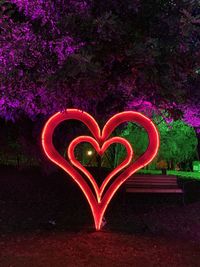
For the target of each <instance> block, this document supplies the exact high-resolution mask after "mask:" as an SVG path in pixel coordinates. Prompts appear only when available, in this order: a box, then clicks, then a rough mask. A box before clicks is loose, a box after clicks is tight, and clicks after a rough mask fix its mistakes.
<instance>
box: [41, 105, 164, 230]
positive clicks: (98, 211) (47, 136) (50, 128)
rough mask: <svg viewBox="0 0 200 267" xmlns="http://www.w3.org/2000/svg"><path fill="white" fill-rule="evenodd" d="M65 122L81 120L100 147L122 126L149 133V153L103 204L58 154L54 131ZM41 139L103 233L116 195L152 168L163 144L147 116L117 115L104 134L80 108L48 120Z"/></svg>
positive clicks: (112, 187) (127, 171)
mask: <svg viewBox="0 0 200 267" xmlns="http://www.w3.org/2000/svg"><path fill="white" fill-rule="evenodd" d="M65 120H79V121H81V122H83V123H84V124H85V125H86V126H87V127H88V128H89V130H90V132H91V133H92V134H93V136H94V137H95V139H96V140H97V142H98V143H99V144H100V145H102V144H103V143H104V142H105V141H106V140H107V139H108V137H109V136H110V134H111V133H112V132H113V130H114V129H115V128H116V127H117V126H118V125H120V124H121V123H124V122H127V121H130V122H134V123H138V124H139V125H141V126H142V127H143V128H144V129H145V130H146V131H147V134H148V138H149V144H148V147H147V149H146V151H145V152H144V154H142V155H141V156H140V157H139V158H138V159H137V160H136V161H135V162H133V163H132V164H131V165H130V166H128V167H127V168H126V169H125V170H124V171H123V172H122V173H121V174H120V175H119V176H118V177H117V178H116V179H115V180H114V182H113V183H112V184H111V185H110V187H109V188H108V189H107V191H106V192H105V194H104V196H103V198H102V200H101V202H100V203H98V202H97V200H96V198H95V196H94V194H93V192H92V191H91V188H90V187H89V185H88V184H87V183H86V182H85V180H84V179H83V177H82V176H81V175H80V174H79V172H78V171H77V170H76V169H75V168H74V167H73V166H71V164H69V163H68V162H67V161H66V160H65V159H64V158H63V157H62V156H61V155H60V154H59V153H58V152H57V150H56V149H55V147H54V145H53V141H52V137H53V132H54V129H55V128H56V126H57V125H58V124H60V123H61V122H62V121H65ZM41 138H42V147H43V150H44V152H45V154H46V156H47V157H48V158H49V159H50V160H51V161H52V162H54V163H55V164H56V165H58V166H59V167H60V168H62V169H63V170H64V171H65V172H67V173H68V174H69V175H70V176H71V177H72V178H73V180H74V181H75V182H76V183H77V184H78V185H79V187H80V188H81V190H82V192H83V193H84V195H85V197H86V199H87V201H88V203H89V205H90V208H91V211H92V214H93V218H94V222H95V227H96V230H100V228H101V222H102V218H103V215H104V213H105V211H106V208H107V206H108V204H109V203H110V201H111V199H112V197H113V195H114V194H115V192H116V191H117V190H118V188H119V187H120V186H121V185H122V184H123V183H124V182H125V181H126V180H127V179H128V178H129V177H130V176H131V175H132V174H134V173H135V172H136V171H137V170H139V169H141V168H143V167H144V166H146V165H148V164H149V163H150V162H151V161H152V160H153V159H154V157H155V156H156V154H157V152H158V148H159V144H160V141H159V134H158V131H157V129H156V126H155V125H154V124H153V122H152V121H151V120H150V119H149V118H147V117H146V116H144V115H143V114H141V113H139V112H134V111H124V112H121V113H117V114H116V115H114V116H113V117H111V118H110V119H109V120H108V121H107V123H106V124H105V126H104V127H103V130H102V133H101V131H100V128H99V126H98V124H97V122H96V121H95V119H94V118H93V117H92V116H91V115H90V114H88V113H87V112H84V111H81V110H78V109H66V110H65V111H64V112H57V113H56V114H54V115H53V116H52V117H50V118H49V119H48V121H47V122H46V124H45V126H44V128H43V130H42V137H41Z"/></svg>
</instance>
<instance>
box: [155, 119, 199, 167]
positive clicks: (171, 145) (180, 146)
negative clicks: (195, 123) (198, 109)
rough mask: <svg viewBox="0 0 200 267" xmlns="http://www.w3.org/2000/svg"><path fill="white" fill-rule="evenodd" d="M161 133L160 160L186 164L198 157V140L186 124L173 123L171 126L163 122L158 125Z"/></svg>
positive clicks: (180, 122)
mask: <svg viewBox="0 0 200 267" xmlns="http://www.w3.org/2000/svg"><path fill="white" fill-rule="evenodd" d="M158 129H159V132H160V141H161V143H160V150H159V159H164V160H166V161H170V160H172V161H173V162H174V163H180V162H185V161H189V160H191V159H193V158H194V157H195V155H196V149H197V138H196V134H195V131H194V129H193V128H192V127H189V126H188V125H187V124H185V123H184V122H182V121H180V120H178V121H173V122H172V123H171V124H170V125H168V124H166V122H165V121H162V122H161V123H160V124H159V125H158Z"/></svg>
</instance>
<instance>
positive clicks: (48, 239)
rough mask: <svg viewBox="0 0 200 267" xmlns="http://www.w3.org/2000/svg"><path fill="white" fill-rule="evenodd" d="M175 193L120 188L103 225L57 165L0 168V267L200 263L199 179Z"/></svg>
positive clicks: (137, 265)
mask: <svg viewBox="0 0 200 267" xmlns="http://www.w3.org/2000/svg"><path fill="white" fill-rule="evenodd" d="M186 189H187V190H186V205H184V206H183V205H182V202H181V197H179V196H177V195H176V196H170V197H169V196H164V195H160V196H158V195H156V196H155V195H140V196H133V195H126V196H124V194H123V191H121V192H119V193H118V194H117V196H116V197H115V198H114V199H113V200H112V202H111V204H110V206H109V208H108V211H107V212H106V221H107V224H106V226H105V227H104V229H103V230H102V231H101V232H95V231H94V229H93V219H92V217H91V214H90V210H89V208H88V204H87V203H86V201H85V199H84V197H83V196H82V193H81V192H80V190H79V189H78V188H77V187H76V185H75V184H74V183H73V182H72V181H71V179H69V178H68V177H67V176H66V175H65V174H63V173H62V172H58V173H54V174H52V175H51V176H42V175H41V173H40V172H39V171H37V170H29V171H23V172H19V171H17V170H15V169H8V168H4V169H2V170H1V176H0V235H1V237H0V267H8V266H9V267H24V266H25V267H26V266H27V267H32V266H34V267H44V266H48V267H51V266H52V267H54V266H58V267H63V266H136V267H140V266H141V267H143V266H144V267H145V266H148V267H151V266H155V267H157V266H166V267H168V266H169V267H171V266H187V267H190V266H191V267H193V266H194V267H195V266H196V267H199V266H200V194H199V183H198V182H192V183H189V184H188V186H187V187H186Z"/></svg>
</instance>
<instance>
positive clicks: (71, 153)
mask: <svg viewBox="0 0 200 267" xmlns="http://www.w3.org/2000/svg"><path fill="white" fill-rule="evenodd" d="M81 142H89V143H90V144H91V145H93V147H94V148H95V150H96V151H97V152H98V154H99V155H100V156H102V155H103V154H104V152H105V151H106V149H107V148H108V147H109V146H110V145H111V144H113V143H120V144H122V145H124V146H125V148H126V152H127V157H126V158H125V160H124V161H123V162H122V163H120V164H119V166H117V168H115V169H114V170H113V171H112V172H111V173H110V174H109V175H108V176H107V177H106V178H105V179H104V181H103V183H102V185H101V187H100V188H99V187H98V185H97V183H96V181H95V179H94V177H93V176H92V175H91V173H90V172H89V171H88V170H87V169H86V168H85V167H84V166H83V165H82V164H81V163H80V162H79V161H78V160H77V159H76V158H75V156H74V149H75V147H76V146H77V145H78V144H79V143H81ZM68 157H69V159H70V161H71V163H72V164H73V165H74V166H76V167H77V168H78V169H79V170H81V171H82V172H83V173H84V174H85V175H86V176H87V177H88V179H89V180H90V182H91V184H92V186H93V188H94V190H95V193H96V196H97V200H98V202H99V203H100V202H101V197H102V194H103V192H104V189H105V187H106V185H107V184H108V183H109V181H110V180H111V179H112V178H113V177H114V176H115V175H116V174H117V173H118V172H120V171H121V170H122V169H123V168H125V167H126V166H128V164H129V163H130V162H131V160H132V158H133V149H132V147H131V145H130V144H129V142H128V141H127V140H126V139H124V138H121V137H113V138H110V139H109V140H107V141H105V142H104V144H103V145H102V147H100V146H99V143H98V142H97V141H96V140H95V139H94V138H92V137H91V136H79V137H77V138H75V139H74V140H73V141H72V142H71V143H70V144H69V147H68Z"/></svg>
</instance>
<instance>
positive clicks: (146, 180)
mask: <svg viewBox="0 0 200 267" xmlns="http://www.w3.org/2000/svg"><path fill="white" fill-rule="evenodd" d="M125 192H126V193H165V194H182V195H183V203H184V190H183V189H182V188H180V186H179V185H178V183H177V177H176V176H173V175H170V176H169V175H139V174H135V175H133V176H131V177H130V178H129V179H128V180H127V181H126V182H125Z"/></svg>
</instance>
